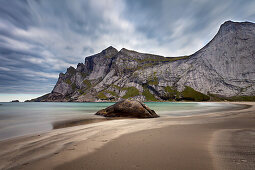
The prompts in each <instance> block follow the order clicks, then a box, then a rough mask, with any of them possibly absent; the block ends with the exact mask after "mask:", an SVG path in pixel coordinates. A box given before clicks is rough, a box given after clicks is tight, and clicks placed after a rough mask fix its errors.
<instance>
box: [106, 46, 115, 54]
mask: <svg viewBox="0 0 255 170" xmlns="http://www.w3.org/2000/svg"><path fill="white" fill-rule="evenodd" d="M102 53H103V54H104V55H106V54H110V55H111V54H113V55H115V54H116V53H118V50H117V49H116V48H114V47H113V46H109V47H108V48H106V49H104V50H103V51H102Z"/></svg>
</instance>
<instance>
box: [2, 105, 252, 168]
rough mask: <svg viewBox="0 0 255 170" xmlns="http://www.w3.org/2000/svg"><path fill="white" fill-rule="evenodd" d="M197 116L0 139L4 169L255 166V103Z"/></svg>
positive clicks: (107, 123)
mask: <svg viewBox="0 0 255 170" xmlns="http://www.w3.org/2000/svg"><path fill="white" fill-rule="evenodd" d="M243 104H246V105H251V106H252V107H246V105H244V107H243V109H241V110H225V111H221V112H218V113H214V114H207V115H197V116H192V117H179V118H168V117H160V118H157V119H127V120H126V119H123V120H111V121H104V122H98V123H93V124H87V125H80V126H74V127H69V128H63V129H56V130H53V131H51V132H48V133H44V134H40V135H33V136H26V137H20V138H16V139H11V140H6V141H2V142H0V150H1V152H0V169H59V170H60V169H61V170H62V169H255V156H254V155H255V142H254V141H255V103H243Z"/></svg>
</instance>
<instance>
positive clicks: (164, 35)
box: [0, 0, 255, 94]
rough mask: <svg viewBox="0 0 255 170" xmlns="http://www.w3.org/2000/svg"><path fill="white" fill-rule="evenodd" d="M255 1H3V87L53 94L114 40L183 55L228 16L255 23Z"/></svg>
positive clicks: (0, 57)
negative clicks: (70, 70)
mask: <svg viewBox="0 0 255 170" xmlns="http://www.w3.org/2000/svg"><path fill="white" fill-rule="evenodd" d="M254 7H255V1H253V0H246V1H243V0H226V1H220V0H215V1H210V0H171V1H169V0H139V1H137V0H100V1H95V0H74V1H69V0H54V1H52V0H19V1H14V0H13V1H7V0H0V61H1V62H0V93H37V94H38V93H40V94H41V93H47V92H50V91H51V90H52V88H53V86H54V84H55V82H56V81H57V77H58V74H59V73H60V72H65V71H66V68H67V67H69V66H74V67H75V66H76V64H77V63H80V62H84V58H85V57H86V56H89V55H92V54H94V53H97V52H100V51H101V50H103V49H104V48H107V47H108V46H110V45H112V46H114V47H116V48H117V49H119V50H120V49H121V48H123V47H125V48H129V49H133V50H137V51H141V52H149V53H156V54H160V55H164V56H181V55H189V54H192V53H194V52H195V51H197V50H199V49H200V48H201V47H203V46H204V45H205V44H206V43H207V42H209V41H210V40H211V39H212V38H213V36H214V35H215V34H216V32H217V30H218V28H219V26H220V25H221V24H222V23H223V22H224V21H226V20H234V21H252V22H253V21H254V18H255V11H254Z"/></svg>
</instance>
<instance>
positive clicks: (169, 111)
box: [0, 102, 223, 140]
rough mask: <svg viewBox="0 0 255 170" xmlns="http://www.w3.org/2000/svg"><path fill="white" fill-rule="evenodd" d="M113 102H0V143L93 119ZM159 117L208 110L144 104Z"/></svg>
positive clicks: (203, 105)
mask: <svg viewBox="0 0 255 170" xmlns="http://www.w3.org/2000/svg"><path fill="white" fill-rule="evenodd" d="M112 104H113V103H0V140H3V139H7V138H12V137H15V136H22V135H27V134H34V133H38V132H44V131H49V130H51V129H52V124H53V123H54V122H57V121H64V120H72V119H84V118H93V117H94V118H96V117H98V116H95V115H94V114H95V113H96V112H97V111H98V110H100V109H103V108H105V107H107V106H110V105H112ZM146 105H147V106H149V107H150V108H151V109H153V110H155V111H156V113H158V114H159V115H161V116H186V115H190V114H196V113H199V112H201V111H203V110H206V109H208V108H216V107H223V106H222V105H221V104H212V103H210V104H207V103H172V102H162V103H159V102H150V103H146Z"/></svg>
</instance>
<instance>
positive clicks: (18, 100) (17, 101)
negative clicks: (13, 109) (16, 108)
mask: <svg viewBox="0 0 255 170" xmlns="http://www.w3.org/2000/svg"><path fill="white" fill-rule="evenodd" d="M11 102H19V100H12V101H11Z"/></svg>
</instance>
